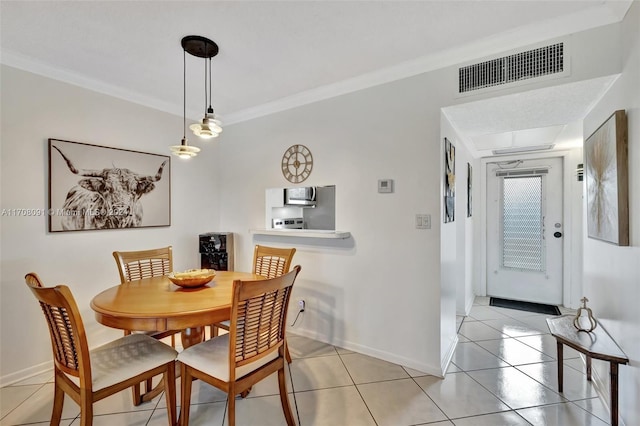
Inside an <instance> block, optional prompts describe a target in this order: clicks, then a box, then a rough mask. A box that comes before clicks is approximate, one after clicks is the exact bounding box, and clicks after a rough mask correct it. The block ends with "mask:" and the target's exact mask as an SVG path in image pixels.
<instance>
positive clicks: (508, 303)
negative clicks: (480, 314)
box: [489, 297, 560, 315]
mask: <svg viewBox="0 0 640 426" xmlns="http://www.w3.org/2000/svg"><path fill="white" fill-rule="evenodd" d="M489 305H491V306H497V307H500V308H509V309H517V310H519V311H527V312H536V313H538V314H547V315H560V309H558V307H557V306H553V305H545V304H544V303H533V302H521V301H519V300H509V299H500V298H498V297H492V298H491V301H490V302H489Z"/></svg>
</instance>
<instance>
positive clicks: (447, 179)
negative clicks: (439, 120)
mask: <svg viewBox="0 0 640 426" xmlns="http://www.w3.org/2000/svg"><path fill="white" fill-rule="evenodd" d="M455 207H456V147H455V146H453V144H452V143H451V142H449V139H447V138H444V223H449V222H453V221H454V220H455Z"/></svg>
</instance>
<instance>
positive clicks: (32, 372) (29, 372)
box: [0, 361, 53, 387]
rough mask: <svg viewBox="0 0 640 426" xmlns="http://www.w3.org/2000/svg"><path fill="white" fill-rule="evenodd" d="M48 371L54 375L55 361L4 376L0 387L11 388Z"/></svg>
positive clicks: (1, 378)
mask: <svg viewBox="0 0 640 426" xmlns="http://www.w3.org/2000/svg"><path fill="white" fill-rule="evenodd" d="M48 371H51V372H52V374H53V361H47V362H43V363H42V364H38V365H34V366H33V367H29V368H25V369H24V370H20V371H16V372H15V373H10V374H7V375H4V376H2V377H0V387H4V386H9V385H12V384H14V383H17V382H21V381H23V380H26V379H28V378H31V377H33V376H37V375H38V374H43V373H46V372H48Z"/></svg>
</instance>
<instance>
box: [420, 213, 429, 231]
mask: <svg viewBox="0 0 640 426" xmlns="http://www.w3.org/2000/svg"><path fill="white" fill-rule="evenodd" d="M416 229H431V215H430V214H416Z"/></svg>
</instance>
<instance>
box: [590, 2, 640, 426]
mask: <svg viewBox="0 0 640 426" xmlns="http://www.w3.org/2000/svg"><path fill="white" fill-rule="evenodd" d="M638 28H640V3H638V2H634V3H633V5H632V6H631V8H630V9H629V12H627V16H626V17H625V20H624V22H623V25H622V52H623V55H622V66H623V72H622V75H621V76H620V78H619V79H618V80H617V81H616V83H615V84H614V86H613V87H612V88H611V90H609V92H608V93H607V94H606V95H605V96H604V98H603V99H602V100H601V101H600V102H598V104H597V105H596V106H595V108H594V109H593V110H592V111H591V112H590V113H589V114H588V116H587V117H586V118H585V120H584V135H585V137H588V136H589V135H591V134H592V133H593V132H594V131H595V130H596V129H597V128H598V126H600V124H602V123H603V122H604V120H606V119H607V118H608V117H609V116H610V115H611V114H612V113H613V112H614V111H615V110H618V109H624V110H626V111H627V121H628V131H629V219H630V235H629V237H630V238H629V240H630V243H629V247H618V246H615V245H612V244H607V243H604V242H602V241H598V240H594V239H590V238H585V241H584V294H585V295H586V296H587V297H588V298H589V306H590V307H591V308H592V310H593V313H594V315H595V316H596V318H598V319H599V320H600V321H601V322H602V324H603V325H604V327H605V328H606V329H607V331H608V332H609V333H610V334H611V335H612V336H613V337H614V339H616V341H617V342H618V344H619V345H620V347H621V348H622V350H623V351H624V352H625V353H626V354H627V356H628V357H629V359H630V360H631V363H630V365H629V366H621V367H620V416H621V418H622V420H623V421H624V424H625V425H628V426H631V425H637V424H640V406H639V405H638V400H639V399H640V366H639V360H640V309H638V304H639V303H640V278H639V277H640V169H639V168H638V165H639V164H640V89H639V84H640V31H638ZM585 208H586V205H585ZM585 211H586V210H585ZM585 217H586V216H585ZM586 232H587V231H586V224H585V226H584V227H583V233H584V234H585V235H586ZM594 371H595V374H596V375H597V376H598V378H599V379H600V380H599V384H600V385H602V386H603V387H604V388H605V392H606V386H608V383H609V378H608V364H605V363H600V362H596V361H594ZM605 395H606V393H605Z"/></svg>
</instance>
